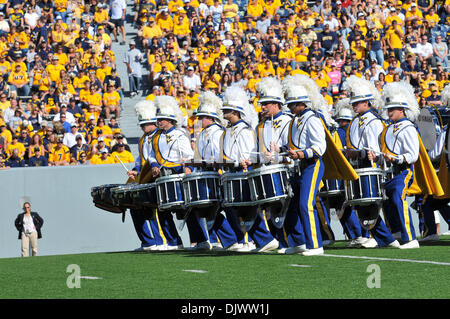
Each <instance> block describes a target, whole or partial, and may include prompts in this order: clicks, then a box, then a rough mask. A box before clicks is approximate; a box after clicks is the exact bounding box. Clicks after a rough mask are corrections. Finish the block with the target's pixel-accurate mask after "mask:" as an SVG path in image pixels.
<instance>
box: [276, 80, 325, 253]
mask: <svg viewBox="0 0 450 319" xmlns="http://www.w3.org/2000/svg"><path fill="white" fill-rule="evenodd" d="M283 86H284V91H285V100H286V104H287V106H288V108H289V109H290V110H291V112H292V114H294V115H295V117H294V118H293V119H292V120H291V122H290V126H289V131H288V139H287V140H284V141H283V147H282V148H281V149H282V150H283V149H286V150H287V152H288V156H289V157H290V158H291V159H293V160H295V161H296V163H295V165H296V166H297V168H298V169H299V170H300V174H299V176H296V177H295V179H296V180H295V182H294V184H296V185H295V187H294V194H295V193H297V194H296V196H295V195H294V200H296V201H297V200H298V201H297V203H298V213H297V214H295V213H294V214H292V213H291V214H289V216H291V217H294V218H286V221H285V229H286V231H287V233H288V234H289V235H290V236H292V238H293V239H294V240H295V242H296V244H297V245H296V246H294V247H290V248H289V249H288V250H287V251H286V253H300V254H301V255H304V256H313V255H320V254H323V247H322V236H321V233H320V220H319V216H318V212H317V209H316V207H315V203H316V196H317V192H318V190H319V185H320V182H321V180H322V177H323V174H324V169H325V168H324V164H323V161H322V155H323V154H324V153H325V150H326V145H327V144H326V138H325V128H324V126H323V124H322V122H321V119H320V118H319V115H318V114H317V113H316V111H317V110H318V107H319V105H318V104H317V103H314V102H315V101H317V96H318V95H320V92H319V88H318V87H317V85H316V84H315V83H314V81H313V80H311V79H310V78H309V77H307V76H304V75H297V76H295V77H293V76H289V77H286V78H285V79H284V81H283ZM277 151H279V149H277ZM299 160H300V161H299ZM295 215H297V216H295ZM295 217H297V218H295ZM291 250H292V252H291Z"/></svg>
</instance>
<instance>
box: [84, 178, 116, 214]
mask: <svg viewBox="0 0 450 319" xmlns="http://www.w3.org/2000/svg"><path fill="white" fill-rule="evenodd" d="M119 185H120V184H105V185H100V186H94V187H92V188H91V196H92V201H93V202H94V204H95V206H96V207H98V208H100V209H103V210H106V211H108V212H112V213H118V214H121V213H123V212H124V209H123V208H121V207H118V206H115V205H114V203H113V200H112V196H111V189H113V188H115V187H117V186H119Z"/></svg>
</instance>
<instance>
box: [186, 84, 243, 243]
mask: <svg viewBox="0 0 450 319" xmlns="http://www.w3.org/2000/svg"><path fill="white" fill-rule="evenodd" d="M221 107H222V100H221V99H220V98H219V97H218V96H216V95H215V94H214V93H213V92H212V91H206V92H203V93H202V94H201V95H200V97H199V107H198V109H197V114H196V116H197V117H198V119H199V121H200V123H201V127H202V131H201V132H200V134H199V135H198V138H197V143H196V145H195V150H194V152H195V156H194V158H195V159H201V160H202V161H205V162H207V163H214V162H216V160H217V159H218V158H219V157H220V138H221V136H222V134H223V131H224V128H223V124H222V122H223V114H222V110H221ZM214 170H216V169H214ZM200 225H201V223H200ZM202 231H203V236H204V237H205V238H208V237H211V236H212V234H213V233H214V232H215V234H216V235H217V237H218V238H219V240H220V243H221V245H222V247H223V248H225V249H226V250H230V251H232V250H235V249H236V248H238V247H239V246H238V243H237V237H236V234H235V232H234V230H233V228H232V227H231V225H230V223H229V222H228V220H227V219H226V218H225V217H224V216H223V215H222V214H221V213H220V212H218V213H217V215H216V217H215V220H214V224H213V226H212V228H211V230H210V231H209V234H207V233H206V232H208V229H204V228H203V227H202ZM205 246H206V244H205Z"/></svg>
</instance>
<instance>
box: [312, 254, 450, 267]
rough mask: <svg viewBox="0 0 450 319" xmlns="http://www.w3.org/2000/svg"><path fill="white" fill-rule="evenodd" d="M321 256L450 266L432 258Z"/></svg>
mask: <svg viewBox="0 0 450 319" xmlns="http://www.w3.org/2000/svg"><path fill="white" fill-rule="evenodd" d="M321 256H325V257H338V258H351V259H367V260H382V261H400V262H407V263H416V264H432V265H439V266H450V263H445V262H440V261H431V260H414V259H400V258H384V257H368V256H349V255H332V254H323V255H321Z"/></svg>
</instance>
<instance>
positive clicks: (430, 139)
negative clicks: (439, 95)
mask: <svg viewBox="0 0 450 319" xmlns="http://www.w3.org/2000/svg"><path fill="white" fill-rule="evenodd" d="M416 123H417V128H418V129H419V132H420V136H421V138H422V142H423V145H424V146H425V149H426V150H427V151H430V150H432V149H433V148H434V146H435V144H436V140H437V137H438V136H439V134H440V133H441V130H442V126H443V123H442V117H441V114H440V113H439V110H438V109H435V108H432V107H424V108H421V109H420V114H419V116H418V117H417V121H416Z"/></svg>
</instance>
